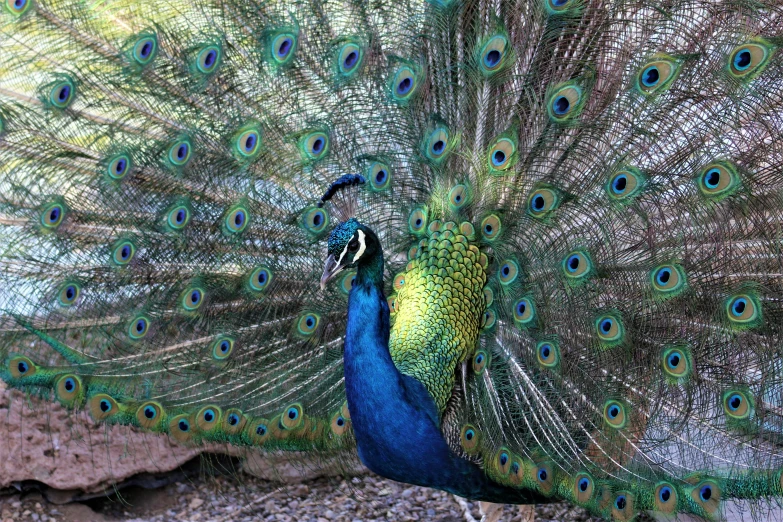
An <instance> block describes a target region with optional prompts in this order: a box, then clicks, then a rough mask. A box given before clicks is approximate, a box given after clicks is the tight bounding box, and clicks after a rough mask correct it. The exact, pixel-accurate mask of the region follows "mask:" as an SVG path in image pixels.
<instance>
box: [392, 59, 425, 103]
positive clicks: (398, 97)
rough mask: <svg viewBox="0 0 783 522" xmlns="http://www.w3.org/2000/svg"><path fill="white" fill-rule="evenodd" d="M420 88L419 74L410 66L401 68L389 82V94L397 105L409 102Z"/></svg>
mask: <svg viewBox="0 0 783 522" xmlns="http://www.w3.org/2000/svg"><path fill="white" fill-rule="evenodd" d="M418 88H419V73H418V72H417V71H416V70H414V68H413V67H412V66H410V65H402V66H400V67H399V68H398V69H397V70H396V71H395V72H394V74H393V75H392V76H391V79H390V81H389V92H390V95H391V98H392V100H394V101H395V102H397V103H406V102H408V101H409V100H410V99H411V98H412V97H413V95H414V94H415V93H416V91H418Z"/></svg>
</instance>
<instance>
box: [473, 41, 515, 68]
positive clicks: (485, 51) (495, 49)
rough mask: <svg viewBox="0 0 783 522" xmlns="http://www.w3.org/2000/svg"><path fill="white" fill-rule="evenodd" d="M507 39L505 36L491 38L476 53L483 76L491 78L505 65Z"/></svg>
mask: <svg viewBox="0 0 783 522" xmlns="http://www.w3.org/2000/svg"><path fill="white" fill-rule="evenodd" d="M508 47H509V43H508V38H506V36H505V35H502V34H501V35H495V36H492V37H491V38H490V39H489V40H487V42H486V43H485V44H484V45H483V46H482V47H481V50H480V51H479V53H478V60H477V61H478V64H479V69H480V70H481V72H482V73H483V74H484V75H485V76H491V75H493V74H494V73H496V72H498V71H499V70H501V69H503V67H505V65H506V59H507V57H508Z"/></svg>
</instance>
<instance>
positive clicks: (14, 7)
mask: <svg viewBox="0 0 783 522" xmlns="http://www.w3.org/2000/svg"><path fill="white" fill-rule="evenodd" d="M31 5H33V2H32V0H6V1H5V6H6V8H7V9H8V11H9V12H10V13H11V14H13V15H16V16H22V15H23V14H24V13H25V12H27V10H28V9H29V8H30V6H31Z"/></svg>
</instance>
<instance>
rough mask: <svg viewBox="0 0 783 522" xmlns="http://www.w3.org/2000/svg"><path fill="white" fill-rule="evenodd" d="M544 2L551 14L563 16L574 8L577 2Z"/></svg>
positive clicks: (568, 0) (546, 0)
mask: <svg viewBox="0 0 783 522" xmlns="http://www.w3.org/2000/svg"><path fill="white" fill-rule="evenodd" d="M543 2H544V5H545V7H546V9H547V11H548V12H549V13H550V14H562V13H563V12H564V11H567V10H568V9H570V8H571V7H573V5H572V4H574V2H575V0H543Z"/></svg>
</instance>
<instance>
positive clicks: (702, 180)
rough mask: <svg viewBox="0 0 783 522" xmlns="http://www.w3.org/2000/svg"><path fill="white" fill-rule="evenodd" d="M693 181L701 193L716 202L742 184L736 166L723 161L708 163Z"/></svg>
mask: <svg viewBox="0 0 783 522" xmlns="http://www.w3.org/2000/svg"><path fill="white" fill-rule="evenodd" d="M695 181H696V184H697V186H698V187H699V191H700V192H701V194H702V195H703V196H704V197H706V198H707V199H710V200H712V201H716V202H717V201H722V200H723V199H725V198H727V197H729V196H731V195H732V194H734V193H736V192H737V191H738V190H739V189H740V187H741V186H742V181H741V180H740V177H739V173H738V172H737V168H736V167H735V166H734V165H732V164H731V163H728V162H725V161H719V162H714V163H710V164H708V165H707V166H706V167H704V168H702V169H701V171H700V172H699V174H697V176H696V180H695Z"/></svg>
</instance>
